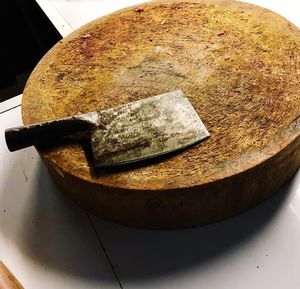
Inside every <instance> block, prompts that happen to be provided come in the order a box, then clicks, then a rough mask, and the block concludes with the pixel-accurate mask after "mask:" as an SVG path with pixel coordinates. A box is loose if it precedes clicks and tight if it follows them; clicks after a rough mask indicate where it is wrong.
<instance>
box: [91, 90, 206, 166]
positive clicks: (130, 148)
mask: <svg viewBox="0 0 300 289" xmlns="http://www.w3.org/2000/svg"><path fill="white" fill-rule="evenodd" d="M98 114H99V115H98V120H99V123H100V125H99V126H97V127H94V128H93V129H92V130H91V146H92V151H93V155H94V162H95V166H96V167H105V166H112V165H120V164H126V163H131V162H136V161H140V160H144V159H148V158H152V157H155V156H159V155H162V154H166V153H169V152H173V151H175V150H179V149H183V148H185V147H187V146H190V145H192V144H195V143H197V142H199V141H201V140H204V139H206V138H208V137H209V132H208V131H207V129H206V127H205V126H204V124H203V123H202V121H201V119H200V117H199V115H198V114H197V112H196V111H195V109H194V108H193V106H192V105H191V103H190V102H189V100H188V98H187V97H186V96H185V95H184V93H183V91H182V90H177V91H172V92H168V93H164V94H160V95H156V96H152V97H149V98H146V99H142V100H138V101H135V102H131V103H127V104H125V105H121V106H117V107H113V108H110V109H107V110H103V111H100V112H99V113H98Z"/></svg>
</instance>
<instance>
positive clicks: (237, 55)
mask: <svg viewBox="0 0 300 289" xmlns="http://www.w3.org/2000/svg"><path fill="white" fill-rule="evenodd" d="M299 39H300V36H299V29H298V28H296V27H295V26H294V25H293V24H291V23H289V22H288V21H287V20H286V19H284V18H282V17H280V16H279V15H276V14H274V13H272V12H270V11H268V10H265V9H262V8H259V7H257V6H253V5H249V4H245V3H239V2H234V1H209V2H207V1H206V2H203V1H201V2H198V1H184V2H181V1H180V2H175V1H172V2H169V1H168V2H154V3H150V4H145V5H139V6H138V7H133V8H129V9H126V10H122V11H120V12H117V13H114V14H111V15H109V16H106V17H103V18H99V19H97V20H95V21H93V22H91V23H90V24H88V25H86V26H84V27H82V28H80V29H79V30H77V31H75V32H74V33H73V34H71V35H70V36H68V37H66V38H65V39H63V40H62V41H61V42H59V43H58V44H57V45H56V46H55V47H53V48H52V49H51V50H50V51H49V53H48V54H47V55H46V56H45V57H44V58H43V59H42V60H41V62H40V63H39V64H38V66H37V67H36V69H35V70H34V71H33V73H32V75H31V77H30V79H29V81H28V83H27V86H26V88H25V91H24V97H23V103H22V105H23V110H22V112H23V120H24V123H26V124H29V123H33V122H36V121H41V120H46V119H53V118H56V117H63V116H68V115H72V114H76V113H79V112H88V111H94V110H99V109H104V108H108V107H111V106H115V105H119V104H124V103H127V102H129V101H134V100H138V99H142V98H145V97H149V96H151V95H156V94H160V93H164V92H166V91H170V90H174V89H182V90H183V91H184V93H185V94H186V95H187V96H188V97H189V99H190V100H191V102H192V104H193V106H194V107H195V108H196V110H197V112H198V113H199V115H200V116H201V119H202V120H203V122H204V123H205V125H206V126H207V128H208V130H209V131H210V133H211V138H210V139H208V140H207V141H205V142H204V143H201V144H199V145H197V146H195V147H193V148H191V149H189V150H187V151H184V152H181V153H180V154H175V155H172V156H171V157H168V158H164V159H161V160H160V161H154V162H150V163H147V164H145V165H141V166H134V167H129V168H126V169H123V170H110V171H107V170H104V171H100V172H93V170H92V169H91V166H90V163H89V152H88V148H87V146H86V145H83V144H77V143H73V144H66V145H64V146H59V147H56V148H52V149H48V150H45V149H43V150H40V153H41V156H42V157H43V159H44V161H45V163H46V164H47V165H48V167H49V169H50V171H51V172H52V173H53V176H54V177H55V178H56V179H57V181H58V182H59V184H60V185H61V186H62V187H63V188H65V189H66V190H67V191H69V192H70V193H71V195H72V196H73V197H74V198H75V199H76V200H77V201H78V202H79V203H80V204H81V205H82V206H84V207H86V208H88V209H89V210H91V211H93V212H95V213H97V214H100V215H101V216H104V217H105V218H109V219H112V220H115V221H118V222H123V223H126V224H131V225H137V226H146V227H167V228H170V227H182V226H191V225H198V224H202V223H207V222H212V221H216V220H219V219H222V218H224V217H227V216H229V215H232V214H235V213H237V212H239V211H241V210H244V209H245V208H247V207H249V206H252V205H254V204H256V203H257V202H259V201H261V200H262V199H264V198H266V197H267V196H268V195H270V194H271V193H272V192H273V191H274V190H276V189H277V188H278V187H279V186H280V185H281V184H282V183H283V182H284V181H285V180H286V179H287V178H289V177H290V176H291V175H292V174H293V173H294V172H295V170H296V169H297V168H298V167H299V163H300V154H299V142H300V140H299V114H300V105H299V102H300V99H299V97H300V96H299V71H298V70H299V49H300V48H299V47H300V46H299ZM74 183H76V184H78V185H77V186H74Z"/></svg>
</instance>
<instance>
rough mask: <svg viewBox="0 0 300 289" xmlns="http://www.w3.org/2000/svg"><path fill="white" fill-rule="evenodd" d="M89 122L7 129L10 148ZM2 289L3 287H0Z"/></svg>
mask: <svg viewBox="0 0 300 289" xmlns="http://www.w3.org/2000/svg"><path fill="white" fill-rule="evenodd" d="M88 127H89V124H88V123H87V122H85V121H83V120H81V119H78V118H76V117H68V118H62V119H58V120H53V121H45V122H41V123H37V124H31V125H26V126H18V127H13V128H9V129H6V130H5V140H6V144H7V147H8V149H9V150H10V151H11V152H13V151H16V150H19V149H22V148H26V147H29V146H32V145H37V144H39V143H41V142H46V141H49V140H55V139H56V138H59V137H62V136H65V135H68V134H72V133H75V132H78V131H82V130H86V129H88ZM0 289H1V288H0Z"/></svg>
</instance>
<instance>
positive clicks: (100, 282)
mask: <svg viewBox="0 0 300 289" xmlns="http://www.w3.org/2000/svg"><path fill="white" fill-rule="evenodd" d="M36 1H37V2H38V3H39V5H40V6H41V7H42V8H43V10H44V11H45V13H46V15H47V16H48V17H49V19H50V20H51V21H52V22H53V23H54V24H55V26H56V27H57V29H58V30H59V31H60V33H61V34H62V35H63V36H66V35H67V34H69V33H70V32H72V31H73V30H74V29H77V28H78V27H80V26H81V25H83V24H85V23H86V22H89V21H90V20H93V19H95V18H97V17H99V16H101V15H103V14H106V13H108V12H111V11H113V10H116V9H119V8H121V7H124V6H128V5H131V4H135V3H138V2H139V1H129V0H127V1H119V2H122V3H118V1H106V0H102V1H101V0H99V1H96V0H94V1H80V0H68V1H67V0H52V1H51V0H49V1H47V0H36ZM248 2H252V3H256V4H259V5H261V6H265V7H267V8H269V9H272V10H274V11H276V12H278V13H280V14H282V15H283V16H285V17H286V18H287V19H289V20H291V21H292V22H294V23H295V24H296V25H298V26H300V17H299V4H298V3H299V2H298V1H296V0H290V1H282V0H273V1H272V0H269V1H259V0H257V1H248ZM20 101H21V96H17V97H15V98H13V99H10V100H8V101H5V102H2V103H0V166H1V169H0V259H1V260H2V261H3V262H4V263H5V264H6V265H7V266H8V267H9V268H10V269H11V271H12V272H13V273H14V274H15V275H16V277H17V278H18V279H19V281H20V282H21V283H22V284H23V286H24V287H25V288H29V289H40V288H43V289H48V288H49V289H50V288H55V289H56V288H86V289H90V288H124V289H134V288H137V289H138V288H149V289H167V288H168V289H169V288H178V289H185V288H191V289H193V288H197V289H198V288H205V289H206V288H209V289H223V288H230V289H253V288H255V289H265V288H272V289H281V288H289V289H298V288H300V274H299V268H300V249H299V244H300V172H299V171H298V173H297V174H295V175H294V177H293V178H292V179H291V180H290V181H288V182H287V183H286V184H285V186H284V187H283V188H282V189H281V190H279V191H278V192H276V193H275V194H274V195H273V196H272V197H271V198H269V199H268V200H266V201H264V202H263V203H261V204H259V205H258V206H256V207H255V208H253V209H250V210H248V211H246V212H244V213H242V214H240V215H238V216H235V217H233V218H231V219H228V220H226V221H223V222H220V223H217V224H213V225H209V226H203V227H198V228H193V229H186V230H174V231H156V230H142V229H134V228H129V227H124V226H120V225H117V224H113V223H110V222H107V221H104V220H102V219H100V218H97V217H94V216H91V215H90V214H88V213H87V212H85V211H84V210H82V209H81V208H79V207H78V206H77V205H75V204H74V203H73V202H72V201H71V200H69V199H68V198H67V197H65V196H64V194H63V193H62V192H61V191H60V189H59V188H58V187H56V185H55V184H54V183H53V181H52V179H51V177H50V176H49V174H48V172H47V170H46V169H45V167H44V165H43V163H42V161H41V160H40V158H39V156H38V154H37V153H36V151H35V149H34V148H28V149H24V150H20V151H18V152H14V153H10V152H9V151H8V150H7V148H6V145H5V140H4V130H5V129H6V128H8V127H12V126H16V125H20V124H21V114H20Z"/></svg>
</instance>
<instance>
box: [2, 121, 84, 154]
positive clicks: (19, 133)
mask: <svg viewBox="0 0 300 289" xmlns="http://www.w3.org/2000/svg"><path fill="white" fill-rule="evenodd" d="M89 126H90V124H89V123H88V122H86V121H84V120H82V119H80V118H77V117H76V116H73V117H67V118H61V119H57V120H53V121H45V122H41V123H37V124H31V125H25V126H18V127H13V128H9V129H6V130H5V140H6V144H7V147H8V149H9V150H10V151H11V152H13V151H16V150H19V149H22V148H26V147H29V146H32V145H36V144H38V143H42V142H45V141H47V140H48V141H50V140H55V139H56V138H59V137H62V136H66V135H69V134H72V133H75V132H79V131H83V130H87V129H89Z"/></svg>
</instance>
